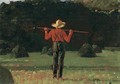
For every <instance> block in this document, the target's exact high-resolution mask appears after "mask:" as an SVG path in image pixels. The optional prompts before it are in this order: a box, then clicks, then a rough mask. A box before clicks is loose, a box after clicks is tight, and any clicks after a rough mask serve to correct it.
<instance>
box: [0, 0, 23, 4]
mask: <svg viewBox="0 0 120 84" xmlns="http://www.w3.org/2000/svg"><path fill="white" fill-rule="evenodd" d="M10 1H23V0H0V3H2V2H5V3H10Z"/></svg>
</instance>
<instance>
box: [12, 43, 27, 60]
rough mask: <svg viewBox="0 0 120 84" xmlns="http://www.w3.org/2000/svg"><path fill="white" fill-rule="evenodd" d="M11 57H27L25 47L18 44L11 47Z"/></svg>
mask: <svg viewBox="0 0 120 84" xmlns="http://www.w3.org/2000/svg"><path fill="white" fill-rule="evenodd" d="M11 55H12V57H16V58H20V57H29V54H28V52H27V51H26V49H25V48H24V47H22V46H20V45H16V46H15V47H14V48H13V49H12V54H11Z"/></svg>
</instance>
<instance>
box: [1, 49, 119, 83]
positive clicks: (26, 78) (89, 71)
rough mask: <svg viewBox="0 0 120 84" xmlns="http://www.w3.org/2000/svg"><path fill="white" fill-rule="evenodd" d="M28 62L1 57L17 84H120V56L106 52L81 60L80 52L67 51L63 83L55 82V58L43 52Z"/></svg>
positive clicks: (115, 52)
mask: <svg viewBox="0 0 120 84" xmlns="http://www.w3.org/2000/svg"><path fill="white" fill-rule="evenodd" d="M29 55H30V57H29V58H11V57H10V54H8V55H1V56H0V65H2V66H5V67H7V68H9V69H10V71H11V72H12V75H13V78H14V80H15V84H58V83H59V84H109V83H110V82H112V84H120V62H119V61H120V52H119V51H114V52H112V51H109V50H103V52H102V53H97V57H93V58H85V57H80V56H79V54H78V52H77V51H66V55H65V60H64V72H63V77H64V81H59V80H53V79H52V70H51V69H50V65H52V56H48V55H46V54H41V53H40V52H33V53H29Z"/></svg>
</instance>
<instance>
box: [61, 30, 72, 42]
mask: <svg viewBox="0 0 120 84" xmlns="http://www.w3.org/2000/svg"><path fill="white" fill-rule="evenodd" d="M62 34H63V38H64V40H65V41H66V42H67V43H69V42H70V39H71V37H72V35H73V30H69V34H68V36H67V34H66V33H65V31H63V32H62Z"/></svg>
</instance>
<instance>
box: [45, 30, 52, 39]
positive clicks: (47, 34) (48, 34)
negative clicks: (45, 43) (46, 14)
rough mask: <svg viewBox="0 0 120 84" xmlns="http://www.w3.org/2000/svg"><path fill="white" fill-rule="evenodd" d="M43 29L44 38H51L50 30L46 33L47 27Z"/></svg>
mask: <svg viewBox="0 0 120 84" xmlns="http://www.w3.org/2000/svg"><path fill="white" fill-rule="evenodd" d="M44 31H45V40H49V39H50V38H51V36H52V33H51V31H50V32H49V33H48V29H47V28H44Z"/></svg>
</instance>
